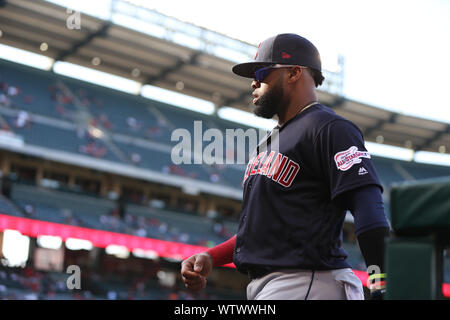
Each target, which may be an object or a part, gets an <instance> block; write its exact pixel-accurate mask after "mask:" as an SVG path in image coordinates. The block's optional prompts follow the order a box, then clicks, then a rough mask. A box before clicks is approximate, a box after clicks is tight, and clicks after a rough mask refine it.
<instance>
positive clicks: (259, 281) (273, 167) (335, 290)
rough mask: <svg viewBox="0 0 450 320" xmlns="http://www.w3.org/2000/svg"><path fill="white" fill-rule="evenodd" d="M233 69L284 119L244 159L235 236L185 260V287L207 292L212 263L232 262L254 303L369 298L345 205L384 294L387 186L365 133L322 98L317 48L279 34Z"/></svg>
mask: <svg viewBox="0 0 450 320" xmlns="http://www.w3.org/2000/svg"><path fill="white" fill-rule="evenodd" d="M232 71H233V72H234V73H235V74H237V75H239V76H242V77H246V78H251V79H253V81H252V82H251V88H252V89H253V93H252V95H253V98H254V99H253V104H254V105H255V106H256V108H255V111H254V112H255V114H256V115H258V116H260V117H263V118H272V117H273V116H275V115H276V116H277V118H278V125H277V126H276V127H275V128H274V129H273V130H272V132H271V133H270V134H268V136H266V138H265V139H263V140H264V141H263V142H265V143H264V144H262V143H261V144H260V145H259V146H258V148H257V150H256V151H255V153H254V155H253V157H252V158H251V159H250V161H249V163H248V166H247V170H246V172H245V176H244V179H243V187H244V191H243V201H242V211H241V215H240V221H239V228H238V231H237V234H236V235H235V236H233V237H232V238H231V239H229V240H228V241H226V242H224V243H222V244H219V245H217V246H216V247H213V248H210V249H208V250H206V251H205V252H202V253H199V254H195V255H193V256H191V257H190V258H188V259H186V260H184V261H183V262H182V264H181V275H182V279H183V281H184V283H185V285H186V287H187V288H189V289H191V290H200V289H201V288H204V287H205V286H206V279H207V277H208V275H209V274H210V272H211V270H212V268H213V267H215V266H221V265H224V264H227V263H230V262H234V264H235V265H236V268H237V270H238V271H239V272H242V273H244V274H247V275H248V276H249V279H250V280H251V281H250V282H249V284H248V286H247V298H248V299H249V300H263V299H274V300H288V299H327V300H340V299H364V293H363V288H362V284H361V281H360V280H359V279H358V278H357V277H356V276H355V275H354V273H353V272H352V270H351V267H350V265H349V264H348V263H347V262H346V257H347V253H346V252H345V250H343V248H342V227H343V224H344V219H345V215H346V212H347V210H349V211H350V212H351V213H352V215H353V217H354V226H355V233H356V235H357V238H358V243H359V247H360V250H361V252H362V255H363V257H364V260H365V262H366V265H367V266H368V267H369V266H370V267H371V268H373V269H372V270H376V272H375V273H373V274H371V275H370V280H371V285H370V286H369V289H370V293H371V298H373V299H380V298H382V297H383V293H384V290H385V289H384V288H385V274H384V270H383V269H384V261H383V258H384V240H385V238H386V237H388V236H389V224H388V221H387V219H386V215H385V212H384V206H383V199H382V191H383V189H382V186H381V184H380V181H379V178H378V176H377V173H376V170H375V168H374V166H373V164H372V162H371V159H370V154H369V153H368V152H367V150H366V148H365V146H364V139H363V135H362V133H361V131H360V130H359V129H358V127H357V126H356V125H354V124H353V123H352V122H350V121H348V120H346V119H345V118H343V117H341V116H338V115H337V114H336V113H335V112H333V111H332V110H330V109H329V108H327V107H326V106H324V105H322V104H320V103H319V102H318V101H317V94H316V92H315V88H316V87H318V86H319V85H321V84H322V82H323V80H324V77H323V75H322V72H321V60H320V55H319V52H318V50H317V49H316V47H315V46H314V45H313V44H312V43H311V42H310V41H308V40H307V39H305V38H303V37H301V36H299V35H296V34H279V35H277V36H275V37H271V38H269V39H267V40H265V41H264V42H262V43H261V44H260V45H259V46H258V51H257V54H256V56H255V61H253V62H248V63H242V64H238V65H235V66H234V67H233V69H232ZM275 137H276V138H277V141H278V143H277V145H276V146H275V145H273V144H272V141H274V138H275Z"/></svg>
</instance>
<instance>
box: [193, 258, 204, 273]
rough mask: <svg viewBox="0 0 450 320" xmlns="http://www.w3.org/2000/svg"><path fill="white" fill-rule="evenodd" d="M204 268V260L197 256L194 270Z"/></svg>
mask: <svg viewBox="0 0 450 320" xmlns="http://www.w3.org/2000/svg"><path fill="white" fill-rule="evenodd" d="M202 269H203V262H202V261H201V260H200V259H199V258H197V259H196V260H195V263H194V271H195V272H201V271H202Z"/></svg>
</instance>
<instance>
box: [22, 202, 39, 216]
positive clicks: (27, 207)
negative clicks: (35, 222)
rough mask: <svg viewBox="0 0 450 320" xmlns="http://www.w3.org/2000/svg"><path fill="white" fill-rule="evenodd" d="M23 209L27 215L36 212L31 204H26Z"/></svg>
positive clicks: (32, 214)
mask: <svg viewBox="0 0 450 320" xmlns="http://www.w3.org/2000/svg"><path fill="white" fill-rule="evenodd" d="M24 210H25V213H26V215H27V216H28V217H34V215H35V214H36V209H35V208H34V206H33V205H31V204H26V205H25V207H24Z"/></svg>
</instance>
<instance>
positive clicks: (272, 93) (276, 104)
mask: <svg viewBox="0 0 450 320" xmlns="http://www.w3.org/2000/svg"><path fill="white" fill-rule="evenodd" d="M282 99H283V88H282V86H281V83H280V82H278V83H277V84H276V85H275V86H274V87H272V89H270V90H269V91H268V92H266V93H265V94H264V95H263V96H261V97H260V98H259V99H258V100H257V101H256V103H255V105H256V108H255V110H254V111H253V113H254V114H255V115H257V116H258V117H262V118H265V119H272V118H273V116H274V115H275V114H277V113H278V112H279V111H280V104H281V101H282Z"/></svg>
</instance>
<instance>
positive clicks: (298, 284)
mask: <svg viewBox="0 0 450 320" xmlns="http://www.w3.org/2000/svg"><path fill="white" fill-rule="evenodd" d="M247 299H248V300H364V291H363V287H362V283H361V281H360V280H359V278H358V277H357V276H356V275H355V274H354V273H353V271H352V270H351V269H350V268H345V269H335V270H327V271H312V270H289V269H286V270H279V271H276V272H272V273H269V274H267V275H265V276H263V277H261V278H258V279H253V280H252V281H251V282H250V283H249V284H248V286H247Z"/></svg>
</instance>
